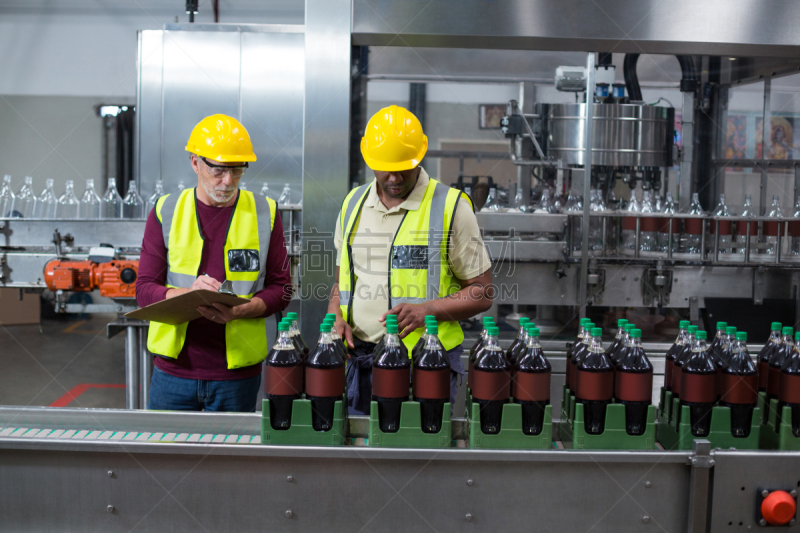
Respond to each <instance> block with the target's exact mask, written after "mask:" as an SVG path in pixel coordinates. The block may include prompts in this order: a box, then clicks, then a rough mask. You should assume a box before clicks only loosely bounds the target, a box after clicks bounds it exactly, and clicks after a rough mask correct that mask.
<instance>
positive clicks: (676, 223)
mask: <svg viewBox="0 0 800 533" xmlns="http://www.w3.org/2000/svg"><path fill="white" fill-rule="evenodd" d="M677 212H678V204H677V203H676V202H675V200H674V199H673V198H672V193H671V192H668V193H667V198H666V200H664V205H663V206H661V213H662V214H664V215H674V214H675V213H677ZM670 220H671V223H672V252H673V253H675V252H677V251H678V240H679V239H680V236H681V222H680V220H679V219H677V218H673V219H669V218H662V219H661V220H660V221H659V226H658V249H659V250H660V251H662V252H668V251H669V226H670Z"/></svg>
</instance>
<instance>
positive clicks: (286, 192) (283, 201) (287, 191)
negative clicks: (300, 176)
mask: <svg viewBox="0 0 800 533" xmlns="http://www.w3.org/2000/svg"><path fill="white" fill-rule="evenodd" d="M291 203H292V187H291V186H290V185H289V184H288V183H286V184H284V186H283V192H281V196H280V198H278V205H291Z"/></svg>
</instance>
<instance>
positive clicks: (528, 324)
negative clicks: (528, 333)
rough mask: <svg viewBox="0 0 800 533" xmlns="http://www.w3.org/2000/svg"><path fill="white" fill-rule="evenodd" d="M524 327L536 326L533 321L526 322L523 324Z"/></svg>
mask: <svg viewBox="0 0 800 533" xmlns="http://www.w3.org/2000/svg"><path fill="white" fill-rule="evenodd" d="M525 327H526V328H530V327H534V328H535V327H536V323H534V322H528V323H527V324H525Z"/></svg>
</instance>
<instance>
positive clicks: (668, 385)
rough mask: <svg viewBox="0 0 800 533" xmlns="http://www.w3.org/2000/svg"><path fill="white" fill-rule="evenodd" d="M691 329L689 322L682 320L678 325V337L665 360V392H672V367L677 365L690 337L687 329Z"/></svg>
mask: <svg viewBox="0 0 800 533" xmlns="http://www.w3.org/2000/svg"><path fill="white" fill-rule="evenodd" d="M688 327H689V321H688V320H681V321H680V323H679V325H678V328H679V329H678V337H677V338H676V339H675V342H674V343H673V344H672V346H670V347H669V350H667V355H666V356H665V358H664V390H668V391H671V390H672V365H673V364H675V356H677V355H678V353H679V352H680V351H681V348H683V346H684V344H686V339H687V337H688V335H687V333H686V329H687V328H688Z"/></svg>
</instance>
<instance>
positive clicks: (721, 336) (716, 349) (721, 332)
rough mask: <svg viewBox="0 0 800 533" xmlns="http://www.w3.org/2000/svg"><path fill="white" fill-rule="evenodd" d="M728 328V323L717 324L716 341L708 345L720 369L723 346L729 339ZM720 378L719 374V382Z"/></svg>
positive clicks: (709, 351)
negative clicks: (726, 330) (726, 331)
mask: <svg viewBox="0 0 800 533" xmlns="http://www.w3.org/2000/svg"><path fill="white" fill-rule="evenodd" d="M727 327H728V323H727V322H717V332H716V334H715V335H714V340H712V341H711V344H709V345H708V353H709V355H710V356H711V358H712V359H713V360H714V364H715V365H717V368H718V369H719V368H720V367H721V357H722V345H723V344H724V343H725V339H726V338H727V333H725V329H726V328H727ZM719 378H720V375H719V374H717V379H718V380H719Z"/></svg>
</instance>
